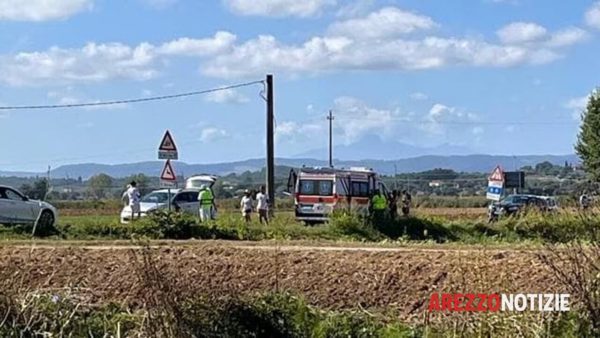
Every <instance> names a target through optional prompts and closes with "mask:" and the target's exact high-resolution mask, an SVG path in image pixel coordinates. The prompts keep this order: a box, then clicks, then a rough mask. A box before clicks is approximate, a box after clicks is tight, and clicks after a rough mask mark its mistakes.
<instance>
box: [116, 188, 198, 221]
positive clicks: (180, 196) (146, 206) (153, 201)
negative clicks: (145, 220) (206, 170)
mask: <svg viewBox="0 0 600 338" xmlns="http://www.w3.org/2000/svg"><path fill="white" fill-rule="evenodd" d="M170 193H171V201H170V204H171V210H173V211H181V212H184V213H188V214H190V215H194V216H198V209H199V208H200V202H199V201H198V193H199V191H198V190H195V189H183V190H182V189H171V192H170ZM168 208H169V191H168V190H167V189H161V190H155V191H153V192H151V193H149V194H148V195H146V196H144V197H142V199H141V200H140V216H141V217H146V216H148V214H150V213H152V212H154V211H158V210H167V209H168ZM131 216H132V210H131V207H130V206H128V205H126V206H125V207H123V210H121V223H123V224H127V223H129V222H130V221H131ZM134 217H136V218H137V217H138V215H137V214H136V215H134Z"/></svg>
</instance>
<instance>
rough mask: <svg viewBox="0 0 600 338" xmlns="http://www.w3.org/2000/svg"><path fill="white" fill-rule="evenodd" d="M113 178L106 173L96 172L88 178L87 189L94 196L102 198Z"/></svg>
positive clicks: (108, 189) (110, 185)
mask: <svg viewBox="0 0 600 338" xmlns="http://www.w3.org/2000/svg"><path fill="white" fill-rule="evenodd" d="M112 183H113V179H112V177H110V176H108V175H106V174H98V175H95V176H92V177H90V179H89V180H88V191H89V192H90V194H91V195H92V196H93V197H95V198H98V199H100V198H104V197H105V196H106V193H107V192H108V191H110V188H111V187H112Z"/></svg>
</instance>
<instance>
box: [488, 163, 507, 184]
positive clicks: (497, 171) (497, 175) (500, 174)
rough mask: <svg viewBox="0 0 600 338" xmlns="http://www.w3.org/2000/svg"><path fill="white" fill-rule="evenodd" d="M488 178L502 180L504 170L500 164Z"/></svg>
mask: <svg viewBox="0 0 600 338" xmlns="http://www.w3.org/2000/svg"><path fill="white" fill-rule="evenodd" d="M488 179H489V180H490V181H496V182H504V171H502V168H501V167H500V166H497V167H496V169H494V171H493V172H492V174H491V175H490V177H489V178H488Z"/></svg>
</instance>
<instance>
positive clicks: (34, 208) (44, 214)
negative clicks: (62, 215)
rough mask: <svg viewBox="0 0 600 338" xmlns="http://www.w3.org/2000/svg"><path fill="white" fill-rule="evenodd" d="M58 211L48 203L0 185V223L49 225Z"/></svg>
mask: <svg viewBox="0 0 600 338" xmlns="http://www.w3.org/2000/svg"><path fill="white" fill-rule="evenodd" d="M57 219H58V211H57V210H56V208H55V207H53V206H52V205H50V204H49V203H46V202H43V201H37V200H30V199H29V198H28V197H27V196H25V195H23V194H22V193H21V192H19V191H18V190H16V189H14V188H11V187H7V186H1V185H0V224H27V225H34V224H36V222H37V225H38V226H39V227H50V226H54V225H55V224H56V221H57Z"/></svg>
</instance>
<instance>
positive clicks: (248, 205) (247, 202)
mask: <svg viewBox="0 0 600 338" xmlns="http://www.w3.org/2000/svg"><path fill="white" fill-rule="evenodd" d="M240 207H241V208H242V215H243V216H244V220H245V221H246V223H249V222H250V221H251V220H252V209H253V201H252V194H251V193H250V190H248V189H246V191H244V197H242V200H241V201H240Z"/></svg>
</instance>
